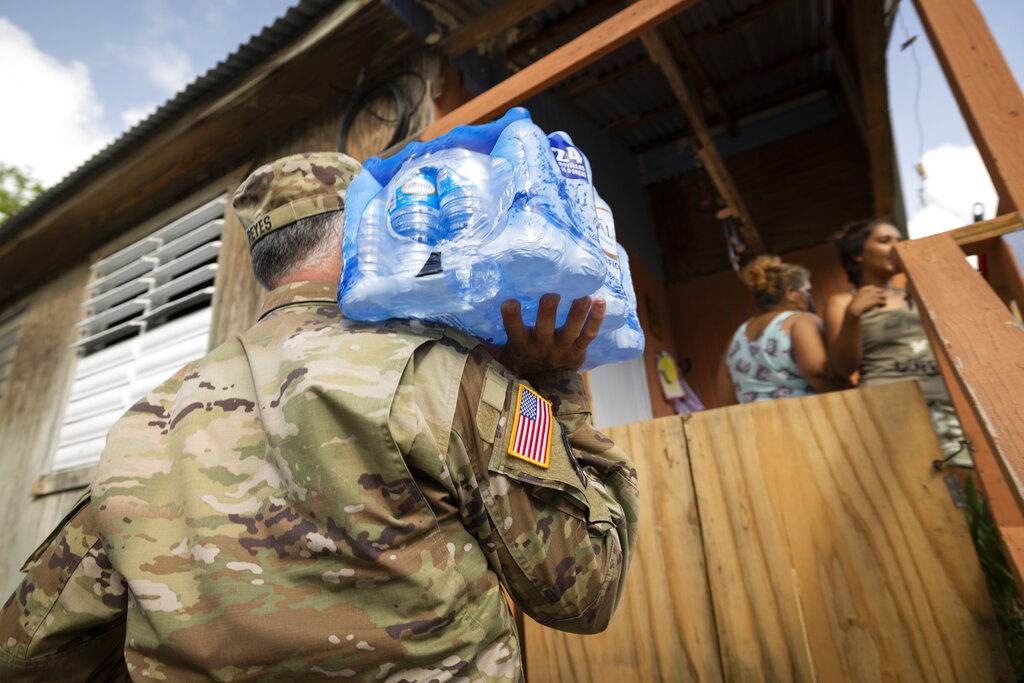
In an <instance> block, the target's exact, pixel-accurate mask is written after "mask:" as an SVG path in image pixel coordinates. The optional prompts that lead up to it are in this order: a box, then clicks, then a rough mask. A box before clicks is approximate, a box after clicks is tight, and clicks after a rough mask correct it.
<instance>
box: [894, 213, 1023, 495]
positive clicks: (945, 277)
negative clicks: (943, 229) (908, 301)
mask: <svg viewBox="0 0 1024 683" xmlns="http://www.w3.org/2000/svg"><path fill="white" fill-rule="evenodd" d="M896 256H897V258H898V259H899V261H900V263H901V265H902V268H903V271H904V272H905V273H906V274H907V277H908V278H909V279H910V283H911V291H912V292H913V293H914V298H915V300H916V301H917V303H918V306H919V310H920V311H921V312H922V316H921V318H922V321H923V322H924V325H925V328H926V329H927V328H931V330H932V331H933V333H934V338H935V339H937V341H938V343H937V344H936V345H935V352H936V353H945V354H946V356H947V357H948V359H949V361H950V362H949V365H950V367H951V368H952V370H953V374H954V375H955V377H956V381H957V384H958V385H959V388H960V390H961V391H962V392H963V395H964V396H966V397H967V400H968V401H969V403H970V407H971V411H972V412H973V413H974V416H975V418H976V420H977V422H978V424H979V425H981V427H982V431H983V432H984V436H985V440H986V441H987V443H988V447H989V448H990V449H991V450H992V453H993V454H994V455H995V459H996V461H997V464H998V466H999V469H1000V470H1001V471H1002V474H1003V477H1004V479H1005V480H1006V483H1007V486H1008V487H1009V489H1010V492H1011V493H1012V494H1013V497H1014V500H1015V501H1016V503H1017V507H1018V509H1020V510H1024V401H1021V400H1020V388H1021V387H1024V365H1022V364H1021V362H1020V359H1021V358H1024V333H1022V332H1021V330H1020V328H1019V327H1018V326H1017V324H1016V323H1015V322H1014V321H1013V318H1012V316H1011V315H1010V311H1009V310H1008V309H1007V308H1006V305H1005V304H1003V302H1002V301H1001V300H1000V299H999V297H998V296H997V295H996V293H995V292H994V291H992V288H991V287H989V286H988V285H987V284H986V283H985V281H984V280H983V279H982V277H981V275H980V274H979V273H977V272H976V271H975V270H974V269H973V268H971V267H970V265H968V263H967V261H966V260H965V259H964V254H963V252H962V251H961V250H960V248H959V247H958V246H957V244H956V242H955V241H954V240H953V237H952V235H950V234H949V233H943V234H939V235H933V236H932V237H924V238H921V239H916V240H910V241H906V242H901V243H899V244H897V245H896Z"/></svg>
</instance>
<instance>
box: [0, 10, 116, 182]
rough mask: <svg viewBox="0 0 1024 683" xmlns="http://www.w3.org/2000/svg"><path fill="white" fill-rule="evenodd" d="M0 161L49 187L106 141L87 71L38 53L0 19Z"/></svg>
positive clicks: (29, 40)
mask: <svg viewBox="0 0 1024 683" xmlns="http://www.w3.org/2000/svg"><path fill="white" fill-rule="evenodd" d="M0 64H3V65H5V66H4V68H2V69H0V92H2V93H3V99H4V106H2V107H0V160H2V161H4V162H7V163H11V164H16V165H18V166H21V167H29V168H31V171H32V175H33V176H34V177H36V178H38V179H39V180H40V181H42V183H43V184H44V185H45V186H47V187H49V186H52V185H54V184H56V183H57V182H58V181H59V180H61V179H62V178H63V177H64V176H66V175H67V174H68V173H70V172H71V171H73V170H75V169H76V168H77V167H78V166H80V165H81V164H83V163H84V162H85V161H87V160H88V159H89V157H91V156H92V155H93V154H95V153H96V152H98V151H99V150H100V149H101V148H103V146H104V145H106V144H107V143H108V142H110V141H111V139H112V135H111V133H110V131H108V130H105V127H104V125H103V124H102V121H101V118H102V115H103V105H102V103H101V102H100V100H99V97H98V96H97V94H96V90H95V88H94V87H93V84H92V80H91V79H90V76H89V69H88V68H87V67H86V66H85V64H83V63H81V62H78V61H72V62H70V63H62V62H60V61H59V60H57V59H56V58H54V57H52V56H50V55H48V54H45V53H43V52H41V51H40V50H39V49H38V48H37V47H36V45H35V43H34V41H33V40H32V36H31V35H30V34H29V33H27V32H26V31H24V30H22V29H20V28H18V27H17V26H15V25H14V24H12V23H11V22H10V21H9V20H7V19H5V18H3V17H0Z"/></svg>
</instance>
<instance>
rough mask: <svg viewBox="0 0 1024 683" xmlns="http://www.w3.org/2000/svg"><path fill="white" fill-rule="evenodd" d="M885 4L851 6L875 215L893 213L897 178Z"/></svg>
mask: <svg viewBox="0 0 1024 683" xmlns="http://www.w3.org/2000/svg"><path fill="white" fill-rule="evenodd" d="M883 4H884V3H883V1H882V0H857V1H856V2H852V3H850V6H851V9H852V10H853V19H854V21H853V26H854V37H855V39H856V42H855V44H856V47H857V61H856V65H857V75H858V77H859V80H860V91H861V97H862V98H863V103H864V124H865V127H866V132H867V142H868V161H869V162H870V166H871V186H872V194H873V196H874V201H875V215H876V216H889V217H893V216H894V213H895V206H896V204H895V197H894V193H895V188H896V184H895V183H896V181H895V175H894V168H893V148H892V128H891V127H890V122H889V89H888V85H887V81H886V70H885V44H886V37H887V34H886V31H885V8H884V7H883Z"/></svg>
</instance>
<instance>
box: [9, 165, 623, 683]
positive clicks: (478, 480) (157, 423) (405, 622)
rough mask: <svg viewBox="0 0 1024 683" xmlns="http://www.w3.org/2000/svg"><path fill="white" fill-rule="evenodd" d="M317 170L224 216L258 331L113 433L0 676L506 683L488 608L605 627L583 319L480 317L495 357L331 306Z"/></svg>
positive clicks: (549, 306) (327, 206)
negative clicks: (253, 297) (494, 321)
mask: <svg viewBox="0 0 1024 683" xmlns="http://www.w3.org/2000/svg"><path fill="white" fill-rule="evenodd" d="M358 170H359V167H358V164H357V162H355V161H354V160H352V159H350V158H349V157H346V156H344V155H342V154H337V153H317V154H301V155H293V156H289V157H286V158H283V159H280V160H278V161H275V162H274V163H272V164H268V165H266V166H263V167H261V168H259V169H257V170H256V171H255V172H254V173H253V174H252V175H251V176H250V177H249V178H248V179H247V180H246V181H245V182H244V183H243V184H242V186H241V187H240V188H239V190H238V191H237V192H236V193H235V196H234V200H233V205H234V210H235V214H236V215H237V216H238V218H239V220H240V221H241V223H242V225H243V227H245V229H246V235H247V237H248V240H249V247H250V249H251V252H252V257H253V269H254V271H255V275H256V277H257V279H258V280H259V281H260V282H261V284H263V286H265V287H266V288H267V289H270V290H272V291H270V293H269V294H268V295H267V297H266V302H265V304H264V305H263V310H262V313H261V314H260V318H259V321H258V322H257V323H256V324H255V325H254V326H253V327H252V328H250V329H249V330H247V331H245V332H243V333H241V334H239V335H237V336H235V337H233V338H232V339H230V340H229V341H227V342H226V343H225V344H223V345H221V346H219V347H218V348H216V349H214V350H213V351H212V352H210V353H209V354H208V355H207V356H206V357H205V358H203V359H202V360H199V361H197V362H194V363H191V364H189V365H188V366H186V367H185V368H183V369H182V370H181V371H179V372H178V373H177V374H176V375H174V376H173V377H172V378H171V379H169V380H167V381H166V382H164V383H163V384H162V385H160V386H159V387H158V388H157V389H156V390H155V391H153V392H152V393H151V394H149V395H148V396H147V397H146V398H144V399H142V400H141V401H139V402H138V403H137V404H136V405H135V406H133V407H132V409H131V410H129V411H128V412H127V413H126V414H125V415H124V417H122V418H121V420H120V421H119V422H118V423H117V424H116V425H115V426H114V427H113V428H112V429H111V431H110V433H109V435H108V438H107V446H106V449H105V450H104V452H103V456H102V459H101V461H100V465H99V472H98V474H97V477H96V480H95V482H94V483H93V486H92V491H91V494H92V495H91V500H90V499H89V498H88V497H84V498H83V500H82V501H80V503H79V504H78V505H77V506H76V508H75V510H73V511H72V513H71V514H70V515H69V517H68V519H67V520H66V522H65V523H64V524H62V525H61V528H59V529H58V530H57V531H55V532H54V535H53V536H51V538H50V539H48V540H47V541H46V542H44V543H43V545H42V546H40V548H39V550H37V551H36V553H35V554H34V555H33V557H32V558H30V560H29V562H28V563H26V570H27V571H28V575H27V576H26V578H25V581H24V582H23V584H22V586H21V587H20V588H19V589H18V590H17V591H16V592H15V594H14V595H13V596H12V597H11V599H10V600H8V602H7V605H6V606H5V607H4V611H3V613H2V615H0V677H2V678H3V679H4V680H11V679H17V680H22V679H24V680H53V679H60V680H72V679H74V680H87V679H88V678H89V677H90V676H92V677H94V678H95V679H97V680H116V679H118V677H120V678H125V679H126V678H127V677H128V676H129V675H130V676H131V678H132V679H135V680H142V679H143V678H147V679H165V680H184V679H191V678H202V679H209V678H212V679H214V680H223V681H231V680H273V681H284V680H298V679H307V678H314V677H315V678H320V677H345V678H349V677H352V678H359V679H364V680H375V681H377V680H395V681H414V680H415V681H419V680H443V679H448V678H451V679H455V680H463V679H464V680H472V681H506V680H508V681H516V680H522V676H523V674H522V664H521V658H520V651H521V646H520V641H519V634H518V633H517V631H516V628H515V624H514V620H513V618H512V614H511V611H510V608H509V605H508V602H507V601H506V598H505V596H504V595H503V593H502V586H504V588H505V590H507V592H508V595H509V596H511V599H512V600H514V601H515V603H516V604H517V605H519V606H520V607H521V608H522V609H523V610H524V611H525V612H526V613H527V614H529V615H530V616H531V617H533V618H534V619H535V620H537V621H539V622H540V623H542V624H546V625H549V626H552V627H554V628H558V629H563V630H567V631H575V632H581V633H587V632H595V631H599V630H601V629H603V628H604V627H605V626H606V625H607V623H608V620H609V619H610V617H611V615H612V612H613V611H614V609H615V605H616V604H617V602H618V599H619V597H620V596H621V594H622V590H623V587H624V584H625V578H626V569H627V567H628V566H629V563H630V559H631V557H632V554H633V549H634V545H635V542H636V531H637V512H638V501H637V485H636V472H635V470H634V468H633V465H632V464H631V462H630V460H629V458H628V457H627V455H626V454H625V453H623V451H622V450H621V449H619V448H618V447H617V446H615V445H614V444H613V443H612V442H611V441H610V440H608V439H607V438H606V437H604V436H602V435H601V434H600V433H598V432H597V431H595V430H594V428H593V426H592V422H591V418H590V406H589V403H588V401H587V398H586V395H585V393H584V389H583V384H582V380H581V377H580V375H579V374H578V372H577V368H578V367H579V366H580V365H581V364H582V362H583V359H584V356H585V353H586V345H587V344H588V343H589V342H590V341H591V340H592V339H594V337H595V336H596V335H597V331H598V329H599V327H600V324H601V320H602V318H603V314H604V307H603V302H602V301H600V300H598V301H595V302H593V303H591V302H590V300H589V299H588V298H584V299H580V300H577V301H575V302H573V304H572V307H571V309H570V313H569V316H568V319H567V320H566V322H565V324H564V326H563V327H561V328H559V329H557V330H556V329H555V324H554V319H555V309H556V307H557V302H558V297H557V296H554V295H548V296H546V297H544V298H543V300H542V302H541V304H540V311H539V313H538V316H537V321H536V324H535V326H534V327H532V328H530V327H526V326H525V325H524V323H523V320H522V318H521V314H520V310H519V308H518V304H517V303H516V302H506V303H505V305H504V306H503V307H502V315H503V319H504V323H505V326H506V330H507V332H508V339H509V341H508V343H507V345H506V346H505V348H504V349H503V350H502V351H501V352H500V353H498V357H497V358H496V357H495V356H493V355H492V354H491V353H489V352H488V350H486V349H485V348H484V347H483V346H482V345H481V343H480V342H479V340H477V339H474V338H472V337H470V336H468V335H466V334H463V333H461V332H459V331H457V330H454V329H451V328H448V327H445V326H442V325H436V324H430V323H421V322H415V321H412V322H410V321H402V320H389V321H387V322H384V323H373V324H368V323H361V322H356V321H353V320H349V319H346V318H344V317H343V316H342V314H341V312H340V311H339V310H338V307H337V304H336V301H335V288H336V283H337V281H338V277H339V275H340V273H341V267H342V266H341V250H340V244H341V225H342V220H341V217H342V211H343V209H344V192H345V189H346V187H347V186H348V183H349V182H350V181H351V179H352V177H353V176H354V175H355V174H356V173H357V171H358Z"/></svg>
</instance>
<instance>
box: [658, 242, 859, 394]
mask: <svg viewBox="0 0 1024 683" xmlns="http://www.w3.org/2000/svg"><path fill="white" fill-rule="evenodd" d="M781 256H782V259H783V260H784V261H786V262H788V263H795V264H798V265H801V266H804V267H805V268H807V269H808V270H810V271H811V286H812V288H813V294H814V299H815V301H816V303H817V305H818V311H819V313H820V312H823V311H824V309H825V303H826V302H827V301H828V299H829V297H830V296H832V295H833V294H835V293H837V292H845V291H848V290H849V289H850V286H851V285H850V281H849V279H848V278H847V277H846V272H845V271H844V270H843V267H842V265H841V264H840V263H839V255H838V253H837V252H836V250H835V248H834V247H833V246H832V245H831V244H819V245H818V246H815V247H809V248H806V249H800V250H797V251H793V252H789V253H786V254H782V255H781ZM668 293H669V301H670V305H671V310H672V322H673V324H674V325H675V338H676V345H677V348H678V349H679V357H680V360H682V359H684V358H688V359H689V360H690V361H691V369H690V371H689V372H688V373H687V374H686V375H684V377H685V379H686V381H687V382H689V384H690V386H691V387H693V389H694V390H695V391H696V392H697V393H698V394H699V395H700V397H701V400H702V401H703V402H704V405H705V406H707V407H709V408H713V407H715V406H719V405H721V401H720V400H719V397H718V395H717V392H716V391H715V371H716V370H717V369H718V361H719V359H720V358H721V357H722V352H723V351H724V350H725V348H726V347H727V346H728V345H729V340H730V339H732V335H733V333H734V332H735V331H736V328H737V327H739V326H740V324H741V323H743V321H744V320H746V319H747V318H749V317H750V316H752V315H753V314H754V300H753V298H752V296H751V294H750V289H749V288H748V287H747V286H746V285H744V284H743V282H742V281H741V280H740V279H739V276H738V275H737V274H736V273H735V272H734V271H733V270H731V269H730V270H723V271H721V272H718V273H715V274H713V275H705V276H702V277H695V278H693V279H691V280H688V281H687V282H683V283H676V284H670V285H669V286H668Z"/></svg>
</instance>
